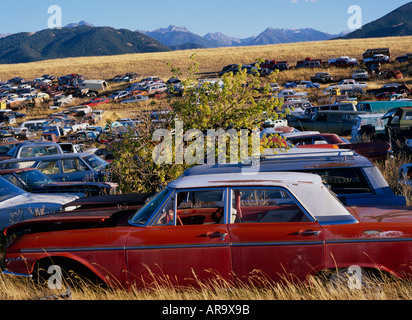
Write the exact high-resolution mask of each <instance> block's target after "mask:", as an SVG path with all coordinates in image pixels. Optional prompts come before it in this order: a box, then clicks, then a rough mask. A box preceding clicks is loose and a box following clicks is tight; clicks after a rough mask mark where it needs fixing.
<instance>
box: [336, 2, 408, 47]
mask: <svg viewBox="0 0 412 320" xmlns="http://www.w3.org/2000/svg"><path fill="white" fill-rule="evenodd" d="M411 17H412V2H409V3H407V4H405V5H403V6H401V7H399V8H397V9H395V10H394V11H392V12H390V13H388V14H387V15H385V16H383V17H382V18H380V19H377V20H375V21H372V22H370V23H368V24H365V25H364V26H362V28H361V29H358V30H356V31H354V32H351V33H349V34H348V35H346V36H344V37H342V38H343V39H355V38H375V37H396V36H408V35H412V19H411Z"/></svg>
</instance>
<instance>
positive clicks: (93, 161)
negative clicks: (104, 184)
mask: <svg viewBox="0 0 412 320" xmlns="http://www.w3.org/2000/svg"><path fill="white" fill-rule="evenodd" d="M83 160H84V161H86V162H87V164H88V165H89V166H91V167H92V168H93V169H94V170H97V171H99V170H102V169H104V168H106V167H107V165H108V164H109V163H108V162H106V161H104V160H103V159H102V158H100V157H98V156H95V155H93V154H91V155H89V156H86V157H83Z"/></svg>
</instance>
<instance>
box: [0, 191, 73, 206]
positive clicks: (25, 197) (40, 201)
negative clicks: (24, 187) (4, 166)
mask: <svg viewBox="0 0 412 320" xmlns="http://www.w3.org/2000/svg"><path fill="white" fill-rule="evenodd" d="M78 198H79V197H78V196H76V195H73V194H62V193H60V194H59V193H56V194H54V193H48V194H38V193H29V192H27V193H25V194H22V195H18V196H16V197H13V198H10V199H7V200H5V201H1V202H0V209H2V208H8V207H17V206H27V207H30V206H32V207H37V206H38V207H42V205H43V206H47V205H54V204H57V205H59V206H62V205H64V204H66V203H68V202H71V201H74V200H76V199H78Z"/></svg>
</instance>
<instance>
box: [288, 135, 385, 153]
mask: <svg viewBox="0 0 412 320" xmlns="http://www.w3.org/2000/svg"><path fill="white" fill-rule="evenodd" d="M284 137H285V138H286V140H287V141H288V142H290V143H292V144H293V145H295V146H308V145H314V146H319V145H331V146H334V145H336V146H338V148H339V149H350V150H353V151H355V152H356V153H358V154H360V155H363V156H365V157H366V158H368V159H369V160H386V159H387V158H388V157H389V156H390V155H392V152H391V151H390V149H391V146H390V144H389V143H388V142H387V141H371V142H358V143H351V142H349V141H347V140H346V139H345V138H343V137H340V136H338V135H337V134H334V133H313V134H304V132H303V133H302V134H294V135H293V136H288V135H287V134H285V135H284Z"/></svg>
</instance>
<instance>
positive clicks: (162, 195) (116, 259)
mask: <svg viewBox="0 0 412 320" xmlns="http://www.w3.org/2000/svg"><path fill="white" fill-rule="evenodd" d="M314 200H315V201H314ZM411 215H412V210H411V209H410V208H406V207H403V208H392V209H388V208H377V207H345V206H344V205H343V204H342V203H341V202H339V200H338V199H337V198H336V197H335V196H334V195H333V194H332V193H331V192H330V191H329V190H328V188H326V187H325V186H324V185H323V184H322V180H321V178H320V177H319V176H317V175H312V174H307V173H292V172H276V173H273V172H264V173H255V174H253V175H252V174H250V173H248V174H246V175H243V174H232V173H227V174H209V175H208V174H206V175H202V176H184V175H183V176H181V177H180V178H178V179H176V180H175V181H173V182H171V183H169V184H168V186H167V187H166V188H165V189H163V190H162V191H160V192H159V193H158V194H157V195H155V196H154V197H153V198H151V200H150V201H148V202H147V203H146V204H145V205H143V206H138V208H137V207H133V206H130V207H125V208H121V207H118V206H111V207H108V208H104V207H101V206H100V207H97V208H93V207H90V206H89V207H88V208H87V209H86V208H84V209H77V210H73V211H67V212H61V213H58V214H54V215H47V216H46V215H44V216H41V217H36V218H33V219H30V220H25V221H23V222H21V223H16V224H14V225H11V226H9V227H8V228H7V229H6V230H5V235H6V236H13V237H14V239H13V240H12V242H11V243H10V244H9V245H8V247H7V252H6V257H5V263H6V268H7V270H5V271H4V272H5V273H8V274H14V275H26V276H39V275H41V276H43V277H45V278H46V279H47V277H50V275H49V274H47V272H46V271H47V270H48V267H49V266H51V265H54V266H56V265H57V266H59V267H61V268H62V270H63V271H69V270H73V271H75V272H76V273H78V274H80V275H83V276H85V277H87V278H88V279H93V280H100V281H102V282H104V283H106V284H109V285H113V286H118V285H121V286H122V287H129V286H142V285H147V284H150V283H152V282H153V281H154V279H157V280H158V279H159V278H157V277H160V278H161V277H167V279H169V281H170V282H171V283H172V284H173V285H193V284H196V283H198V281H199V280H202V281H203V280H205V281H206V280H207V279H210V278H213V277H215V276H216V275H219V276H220V277H221V278H219V279H226V280H228V281H230V283H233V284H235V285H236V284H237V283H239V282H240V283H241V282H243V281H248V279H250V278H249V277H251V276H252V275H253V274H254V272H255V271H256V270H258V271H260V272H262V273H263V274H265V275H266V276H267V277H269V278H271V279H273V281H282V279H283V275H285V274H287V275H289V276H290V275H293V277H294V279H298V280H305V279H307V277H308V276H309V275H313V276H317V275H320V274H324V273H325V272H332V273H333V272H336V271H337V270H339V271H342V272H344V271H345V270H348V268H350V267H352V266H354V265H356V266H357V267H358V268H359V269H360V270H362V272H363V270H364V271H365V274H366V271H368V272H374V271H376V272H382V273H387V274H391V275H393V276H396V277H400V278H403V279H407V278H408V277H409V274H410V272H411V266H412V255H411V252H412V250H411V249H412V216H411ZM41 270H45V271H44V273H43V274H41V272H40V271H41ZM163 279H164V278H163Z"/></svg>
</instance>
